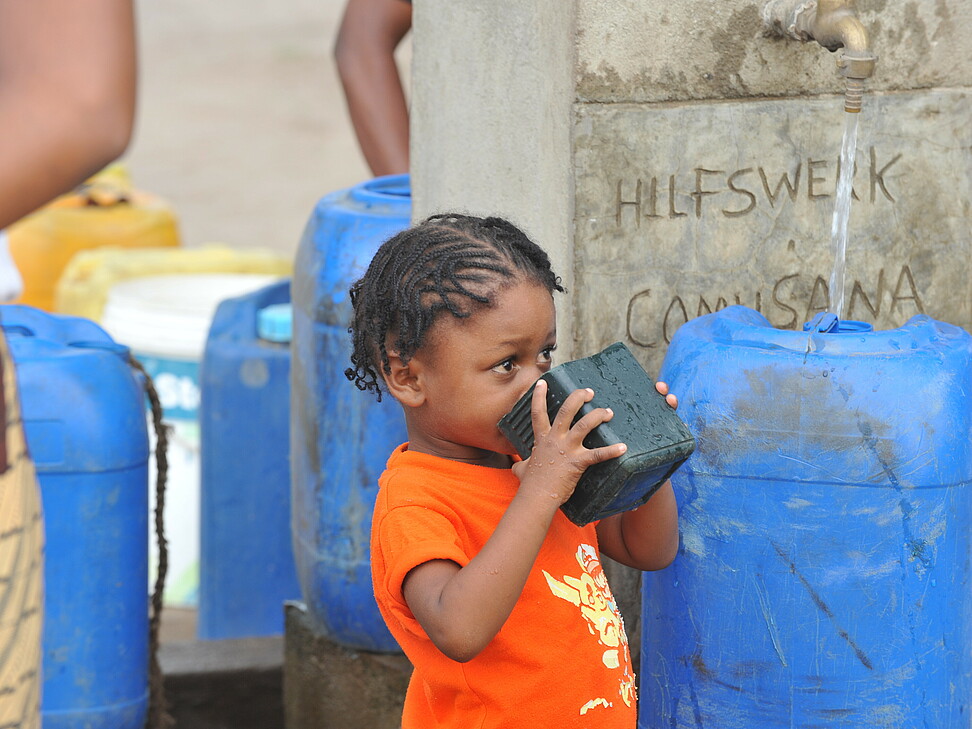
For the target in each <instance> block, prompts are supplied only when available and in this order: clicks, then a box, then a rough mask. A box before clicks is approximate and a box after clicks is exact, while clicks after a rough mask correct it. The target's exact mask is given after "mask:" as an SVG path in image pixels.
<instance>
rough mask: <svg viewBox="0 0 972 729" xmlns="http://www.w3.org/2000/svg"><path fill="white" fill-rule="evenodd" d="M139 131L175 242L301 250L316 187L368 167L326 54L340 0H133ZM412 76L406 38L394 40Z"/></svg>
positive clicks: (146, 179) (138, 176)
mask: <svg viewBox="0 0 972 729" xmlns="http://www.w3.org/2000/svg"><path fill="white" fill-rule="evenodd" d="M136 8H137V21H138V34H139V38H138V41H139V57H140V86H139V104H138V117H137V121H136V129H135V136H134V139H133V142H132V145H131V146H130V147H129V151H128V153H127V154H126V156H125V157H124V158H123V160H122V161H123V162H125V163H126V164H127V166H128V169H129V172H130V174H131V176H132V182H133V183H134V185H135V186H136V187H138V188H141V189H144V190H148V191H151V192H153V193H155V194H157V195H160V196H161V197H163V198H164V199H165V200H166V201H168V202H169V203H170V204H171V205H172V206H173V207H174V209H175V211H176V214H177V215H178V218H179V224H180V230H181V234H182V244H183V246H186V247H195V246H199V245H202V244H205V243H212V242H219V243H226V244H228V245H230V246H233V247H234V248H236V247H239V248H270V249H272V250H275V251H278V252H280V253H285V254H292V253H293V252H294V251H296V248H297V244H298V242H299V240H300V235H301V231H302V229H303V226H304V224H305V223H306V222H307V218H308V216H309V215H310V212H311V210H312V209H313V206H314V203H315V202H316V201H317V200H318V198H320V197H321V196H322V195H324V194H325V193H328V192H332V191H334V190H339V189H343V188H346V187H349V186H351V185H354V184H357V183H359V182H361V181H363V180H366V179H368V178H370V177H371V175H370V173H369V171H368V168H367V166H366V165H365V162H364V158H363V157H362V155H361V152H360V151H359V149H358V145H357V143H356V141H355V139H354V133H353V131H352V128H351V122H350V120H349V118H348V114H347V109H346V107H345V103H344V97H343V95H342V93H341V87H340V81H339V80H338V76H337V72H336V69H335V64H334V59H333V56H332V47H333V44H334V37H335V34H336V32H337V28H338V24H339V22H340V19H341V14H342V12H343V10H344V1H343V0H313V1H312V0H290V1H289V2H286V3H276V2H269V1H268V0H206V2H196V1H195V0H139V1H138V2H137V3H136ZM398 61H399V67H400V68H401V71H402V75H403V82H404V83H405V86H406V89H407V87H408V71H409V66H410V61H411V44H410V42H409V39H408V38H406V40H405V42H404V43H403V44H402V45H401V46H400V48H399V54H398Z"/></svg>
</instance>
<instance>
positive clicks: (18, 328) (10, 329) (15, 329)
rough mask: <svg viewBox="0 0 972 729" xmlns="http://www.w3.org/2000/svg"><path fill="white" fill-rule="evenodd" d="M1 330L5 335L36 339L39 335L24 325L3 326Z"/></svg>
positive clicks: (0, 327) (0, 326)
mask: <svg viewBox="0 0 972 729" xmlns="http://www.w3.org/2000/svg"><path fill="white" fill-rule="evenodd" d="M0 329H3V333H4V334H15V335H18V336H21V337H36V336H37V333H36V332H35V331H34V330H33V329H31V328H30V327H26V326H24V325H23V324H2V325H0Z"/></svg>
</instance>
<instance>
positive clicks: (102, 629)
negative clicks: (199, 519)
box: [0, 306, 149, 729]
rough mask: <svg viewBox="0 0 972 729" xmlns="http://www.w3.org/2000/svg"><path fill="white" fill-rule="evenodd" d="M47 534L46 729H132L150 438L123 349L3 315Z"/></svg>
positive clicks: (138, 707)
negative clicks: (15, 370) (39, 489)
mask: <svg viewBox="0 0 972 729" xmlns="http://www.w3.org/2000/svg"><path fill="white" fill-rule="evenodd" d="M0 318H2V322H3V330H4V333H5V334H6V336H7V338H8V341H9V343H10V350H11V354H12V356H13V359H14V363H15V365H16V369H17V378H18V385H19V388H20V399H21V409H22V411H23V418H24V431H25V435H26V438H27V447H28V448H29V449H30V453H31V456H32V458H33V460H34V464H35V466H36V469H37V476H38V481H39V483H40V488H41V496H42V501H43V506H44V518H45V524H46V535H47V536H46V542H47V546H46V561H45V570H44V577H45V582H46V584H45V600H44V610H45V616H44V637H43V666H42V670H43V677H44V685H43V695H42V699H41V710H42V713H43V724H44V729H127V728H128V727H131V728H132V729H136V728H137V729H141V727H142V726H143V725H144V722H145V712H146V708H147V706H148V609H149V605H148V590H147V589H146V585H147V584H148V465H147V464H148V434H147V432H146V423H145V394H144V390H143V387H142V383H141V381H140V380H139V378H137V377H136V376H135V375H134V374H133V372H132V370H131V368H130V367H129V365H128V363H127V359H128V349H127V348H126V347H123V346H121V345H118V344H115V343H114V342H113V341H112V339H111V338H110V337H109V336H108V335H107V334H106V333H105V332H104V330H102V329H101V328H100V327H98V326H97V325H96V324H94V323H92V322H90V321H88V320H86V319H78V318H74V317H64V316H55V315H50V314H46V313H44V312H41V311H39V310H37V309H33V308H30V307H27V306H4V307H2V311H0Z"/></svg>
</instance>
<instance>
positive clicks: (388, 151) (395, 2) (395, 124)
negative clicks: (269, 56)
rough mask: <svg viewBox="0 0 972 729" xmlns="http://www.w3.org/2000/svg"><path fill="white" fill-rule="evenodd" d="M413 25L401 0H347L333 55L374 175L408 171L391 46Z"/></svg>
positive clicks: (404, 112)
mask: <svg viewBox="0 0 972 729" xmlns="http://www.w3.org/2000/svg"><path fill="white" fill-rule="evenodd" d="M411 27H412V5H411V3H408V2H404V0H348V4H347V7H346V8H345V10H344V18H343V19H342V21H341V27H340V28H339V29H338V36H337V41H336V42H335V45H334V57H335V59H336V61H337V67H338V74H339V75H340V77H341V83H342V84H343V86H344V94H345V97H346V98H347V102H348V111H349V113H350V114H351V123H352V124H353V125H354V131H355V134H356V135H357V137H358V144H360V146H361V151H362V153H363V154H364V157H365V160H367V162H368V166H369V167H370V168H371V172H372V174H374V175H391V174H398V173H404V172H408V107H407V106H406V103H405V92H404V90H403V89H402V81H401V77H400V76H399V74H398V66H396V65H395V49H396V48H397V47H398V44H399V43H400V42H401V40H402V38H404V37H405V34H406V33H408V31H409V29H410V28H411Z"/></svg>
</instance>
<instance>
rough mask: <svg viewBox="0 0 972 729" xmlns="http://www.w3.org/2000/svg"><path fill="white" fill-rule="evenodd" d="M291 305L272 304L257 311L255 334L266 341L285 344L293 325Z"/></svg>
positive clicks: (288, 339)
mask: <svg viewBox="0 0 972 729" xmlns="http://www.w3.org/2000/svg"><path fill="white" fill-rule="evenodd" d="M293 311H294V310H293V306H292V305H291V304H273V305H272V306H267V307H264V308H262V309H260V310H259V311H258V312H257V336H258V337H260V339H262V340H264V341H266V342H278V343H281V344H287V343H289V342H290V336H291V331H292V325H293Z"/></svg>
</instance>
